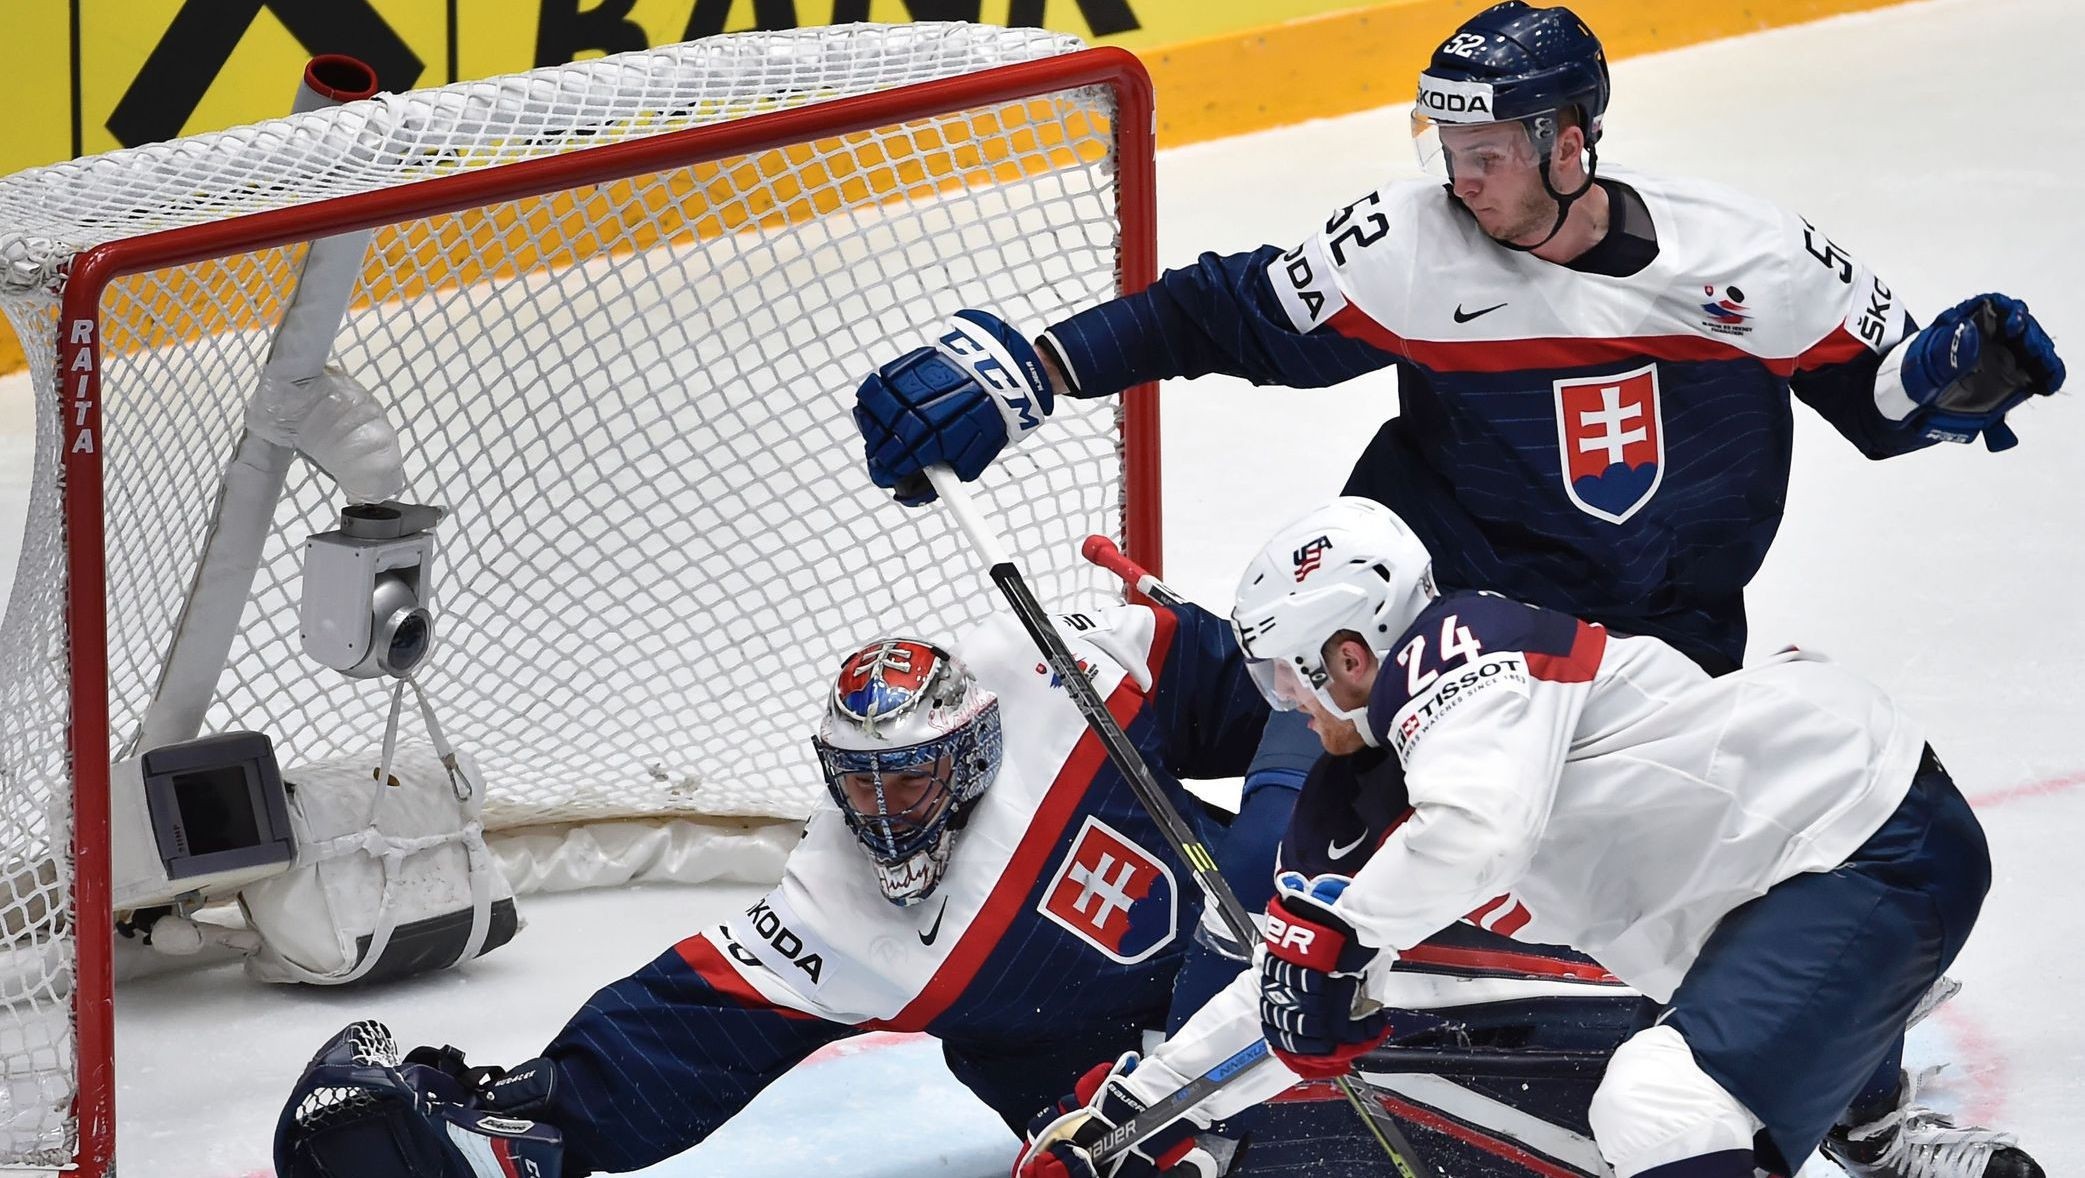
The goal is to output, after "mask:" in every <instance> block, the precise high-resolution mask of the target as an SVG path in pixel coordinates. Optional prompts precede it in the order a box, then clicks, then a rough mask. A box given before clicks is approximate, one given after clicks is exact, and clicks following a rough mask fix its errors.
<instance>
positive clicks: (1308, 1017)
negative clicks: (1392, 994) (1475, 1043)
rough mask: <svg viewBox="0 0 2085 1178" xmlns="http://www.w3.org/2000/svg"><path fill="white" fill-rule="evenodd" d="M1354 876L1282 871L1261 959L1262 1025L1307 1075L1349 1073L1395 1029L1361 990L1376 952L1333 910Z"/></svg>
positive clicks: (1284, 1057) (1287, 1060) (1283, 1055)
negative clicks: (1306, 875)
mask: <svg viewBox="0 0 2085 1178" xmlns="http://www.w3.org/2000/svg"><path fill="white" fill-rule="evenodd" d="M1352 882H1353V881H1352V880H1351V879H1348V878H1347V877H1346V876H1341V875H1320V876H1317V877H1315V878H1313V879H1307V880H1306V879H1304V878H1303V877H1302V876H1301V875H1299V874H1297V873H1296V872H1293V871H1284V872H1282V873H1281V874H1280V875H1279V876H1277V877H1275V881H1274V898H1273V899H1272V900H1270V901H1268V902H1267V954H1266V956H1265V957H1263V958H1262V959H1261V961H1260V1030H1261V1031H1262V1032H1263V1033H1264V1034H1265V1035H1266V1036H1267V1045H1268V1046H1269V1047H1271V1048H1273V1049H1274V1054H1275V1055H1276V1056H1279V1057H1280V1059H1281V1062H1283V1063H1284V1064H1287V1065H1288V1068H1289V1070H1290V1071H1292V1072H1294V1073H1296V1074H1297V1075H1299V1076H1301V1077H1303V1078H1304V1079H1306V1080H1329V1079H1332V1078H1334V1077H1336V1076H1342V1075H1345V1074H1346V1071H1347V1069H1348V1068H1350V1067H1352V1066H1353V1062H1354V1059H1355V1057H1356V1056H1359V1055H1363V1054H1365V1053H1366V1052H1368V1051H1369V1050H1370V1049H1371V1048H1373V1047H1375V1045H1376V1044H1378V1043H1381V1042H1382V1041H1383V1040H1384V1038H1386V1037H1387V1036H1388V1035H1389V1034H1390V1019H1389V1016H1388V1015H1387V1014H1386V1013H1385V1012H1384V1010H1383V1008H1382V1007H1381V1006H1379V1005H1377V1004H1376V1003H1375V1002H1373V1001H1372V1000H1370V999H1369V998H1368V997H1367V996H1366V995H1365V994H1363V993H1362V981H1363V975H1364V974H1365V973H1366V972H1367V970H1368V966H1369V964H1370V963H1371V962H1373V961H1374V960H1375V959H1376V957H1377V953H1376V951H1375V950H1374V949H1371V948H1369V947H1368V946H1366V945H1363V944H1361V943H1360V942H1358V941H1356V940H1355V939H1354V929H1353V926H1352V925H1349V924H1348V923H1347V922H1346V921H1345V920H1344V919H1343V918H1342V917H1340V915H1339V914H1338V913H1336V912H1334V911H1333V910H1332V904H1333V902H1334V901H1336V900H1338V899H1339V897H1340V894H1341V893H1343V892H1345V891H1346V889H1347V885H1348V884H1350V883H1352Z"/></svg>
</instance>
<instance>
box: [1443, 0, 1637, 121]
mask: <svg viewBox="0 0 2085 1178" xmlns="http://www.w3.org/2000/svg"><path fill="white" fill-rule="evenodd" d="M1607 95H1608V79H1607V53H1606V51H1605V50H1603V49H1602V48H1600V38H1598V37H1596V36H1594V35H1593V30H1592V29H1590V28H1588V27H1587V26H1586V23H1585V22H1584V21H1582V20H1580V19H1579V18H1578V15H1577V14H1576V13H1574V12H1572V11H1571V10H1570V9H1568V8H1531V7H1529V6H1528V4H1527V3H1526V0H1505V3H1503V4H1494V5H1493V6H1491V7H1490V8H1487V9H1485V10H1484V11H1482V12H1480V13H1478V14H1477V15H1475V16H1473V17H1471V18H1470V19H1468V20H1466V21H1464V22H1463V23H1462V26H1461V27H1460V28H1457V29H1456V30H1455V31H1454V32H1453V33H1451V34H1449V36H1448V39H1447V40H1445V41H1442V42H1441V44H1440V47H1439V48H1438V49H1435V50H1434V51H1433V60H1432V61H1430V62H1428V63H1427V66H1426V69H1425V70H1424V71H1423V72H1422V73H1421V74H1420V75H1419V99H1418V107H1419V111H1420V112H1421V113H1422V114H1424V115H1425V116H1426V117H1427V118H1430V119H1432V120H1434V121H1435V122H1440V123H1500V122H1508V121H1514V120H1522V119H1529V118H1533V117H1535V116H1537V115H1541V114H1545V113H1548V112H1550V111H1556V110H1563V109H1565V108H1567V107H1568V108H1573V109H1575V110H1576V112H1577V116H1578V121H1579V125H1580V126H1582V127H1584V128H1585V133H1586V141H1587V142H1588V143H1591V142H1595V141H1597V140H1598V139H1599V138H1600V121H1601V119H1602V118H1604V117H1605V116H1606V114H1607Z"/></svg>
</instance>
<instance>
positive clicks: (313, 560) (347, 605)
mask: <svg viewBox="0 0 2085 1178" xmlns="http://www.w3.org/2000/svg"><path fill="white" fill-rule="evenodd" d="M447 514H448V509H447V508H442V507H428V506H422V505H419V504H414V503H400V502H398V501H397V500H395V499H387V500H385V501H384V502H382V503H357V504H351V505H349V506H347V507H344V508H342V509H341V512H340V527H338V528H337V529H335V530H333V531H330V532H320V533H318V534H317V535H315V536H312V537H311V538H310V539H309V540H307V541H305V543H304V598H303V605H302V609H301V611H300V612H299V614H298V621H299V623H300V627H301V629H302V630H303V635H304V653H306V654H308V655H310V656H311V657H312V658H315V659H317V660H318V661H319V662H321V663H324V664H325V665H327V666H329V667H331V668H333V669H334V670H336V671H339V672H341V673H343V674H346V675H350V676H353V677H354V678H357V679H374V678H376V677H377V676H379V675H390V676H393V677H395V678H400V679H403V678H405V677H407V676H409V675H411V674H412V673H413V671H414V669H415V668H417V667H419V665H420V664H421V663H422V662H424V661H426V658H427V653H428V651H430V650H431V649H433V646H434V614H433V613H431V612H430V611H429V610H428V608H427V602H428V600H429V598H430V597H431V595H432V592H433V585H434V579H433V574H434V526H435V525H436V524H438V523H440V522H441V521H442V519H443V517H444V516H446V515H447Z"/></svg>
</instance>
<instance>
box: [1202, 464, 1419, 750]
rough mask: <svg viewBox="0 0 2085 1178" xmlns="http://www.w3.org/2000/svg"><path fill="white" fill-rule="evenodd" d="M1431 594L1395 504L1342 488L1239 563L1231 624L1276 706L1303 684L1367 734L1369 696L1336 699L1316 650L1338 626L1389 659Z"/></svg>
mask: <svg viewBox="0 0 2085 1178" xmlns="http://www.w3.org/2000/svg"><path fill="white" fill-rule="evenodd" d="M1433 597H1434V586H1433V558H1432V557H1431V556H1429V555H1428V554H1427V551H1426V545H1424V544H1422V543H1420V541H1419V537H1418V536H1417V535H1415V534H1413V532H1412V529H1411V528H1410V527H1409V526H1408V525H1406V523H1405V522H1404V521H1403V520H1401V519H1399V518H1398V517H1397V513H1396V512H1393V511H1391V510H1390V509H1389V508H1387V507H1385V506H1383V505H1382V504H1380V503H1377V502H1376V501H1375V500H1373V499H1362V498H1358V497H1355V496H1351V495H1349V496H1342V497H1340V498H1338V499H1334V500H1332V501H1331V502H1330V503H1327V504H1325V505H1323V506H1321V507H1317V508H1313V509H1312V510H1311V511H1310V512H1308V513H1307V514H1305V515H1304V516H1303V517H1302V518H1300V519H1297V520H1295V521H1294V522H1292V523H1289V524H1287V525H1286V526H1284V527H1282V528H1281V530H1279V531H1277V532H1275V533H1274V536H1273V538H1272V539H1270V540H1268V541H1267V543H1266V545H1265V546H1264V547H1262V548H1261V549H1260V552H1259V555H1257V556H1255V557H1253V558H1252V562H1251V563H1250V564H1248V565H1246V566H1245V575H1244V576H1243V577H1241V578H1240V579H1239V581H1238V597H1237V604H1236V605H1235V606H1234V607H1233V608H1232V610H1231V628H1232V630H1233V632H1234V633H1236V635H1237V637H1238V648H1239V649H1240V650H1242V651H1244V652H1245V659H1246V666H1247V667H1248V668H1249V669H1250V670H1251V671H1252V677H1253V681H1254V682H1255V683H1257V684H1258V685H1259V688H1260V694H1262V695H1264V696H1266V697H1267V702H1268V703H1270V704H1272V705H1273V706H1274V707H1275V708H1276V709H1277V710H1281V711H1289V710H1293V709H1294V708H1296V707H1297V706H1298V705H1299V703H1300V702H1301V700H1302V698H1303V693H1304V692H1309V693H1310V694H1311V695H1312V696H1314V697H1315V698H1316V699H1317V701H1318V703H1319V704H1321V705H1323V707H1324V708H1325V709H1326V710H1327V711H1329V712H1331V713H1332V714H1333V715H1336V716H1339V717H1341V718H1343V719H1347V720H1351V721H1353V723H1354V727H1355V730H1356V731H1358V732H1359V733H1360V734H1361V736H1362V739H1364V740H1369V741H1370V743H1373V740H1372V739H1371V734H1370V732H1369V729H1368V718H1367V711H1368V708H1367V705H1366V704H1363V705H1362V706H1361V707H1359V708H1354V709H1347V708H1342V707H1340V706H1339V705H1338V704H1337V703H1336V702H1334V701H1333V698H1332V695H1331V692H1330V690H1329V684H1330V679H1331V676H1330V674H1329V672H1327V670H1326V668H1325V659H1324V655H1323V649H1324V645H1325V642H1326V640H1327V639H1329V638H1331V637H1332V636H1333V635H1334V634H1337V633H1339V632H1341V631H1342V630H1348V631H1352V632H1353V633H1355V634H1358V635H1360V636H1361V639H1362V641H1363V642H1366V643H1367V644H1368V647H1369V649H1370V650H1373V651H1374V652H1375V653H1376V656H1377V657H1378V658H1387V657H1388V656H1389V653H1390V649H1391V647H1392V646H1393V645H1394V644H1395V643H1396V642H1397V640H1398V638H1399V637H1401V636H1402V635H1403V634H1404V630H1405V627H1407V626H1409V625H1411V624H1412V620H1413V619H1414V618H1416V617H1418V616H1419V613H1420V611H1421V610H1424V609H1425V608H1426V605H1427V603H1428V602H1429V601H1431V600H1432V599H1433Z"/></svg>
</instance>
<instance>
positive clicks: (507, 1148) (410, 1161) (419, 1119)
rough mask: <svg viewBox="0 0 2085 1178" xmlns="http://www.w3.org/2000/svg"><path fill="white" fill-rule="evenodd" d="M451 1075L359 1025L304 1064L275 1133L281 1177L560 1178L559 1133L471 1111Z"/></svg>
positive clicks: (372, 1027)
mask: <svg viewBox="0 0 2085 1178" xmlns="http://www.w3.org/2000/svg"><path fill="white" fill-rule="evenodd" d="M470 1101H471V1093H470V1090H469V1089H468V1088H467V1087H466V1086H465V1085H464V1084H463V1083H462V1082H461V1080H460V1078H459V1077H458V1076H457V1075H456V1074H454V1073H453V1072H452V1071H451V1070H449V1069H445V1068H441V1067H437V1066H430V1065H428V1064H426V1063H417V1062H416V1063H405V1062H403V1061H401V1059H400V1058H399V1054H398V1046H397V1042H396V1041H395V1040H394V1039H393V1038H392V1037H391V1032H390V1031H389V1030H388V1029H387V1028H386V1027H385V1026H384V1025H383V1024H382V1023H377V1022H359V1023H353V1024H350V1025H349V1026H348V1027H346V1028H345V1029H343V1030H342V1031H340V1032H339V1033H338V1034H336V1035H334V1036H333V1038H331V1039H329V1040H327V1042H326V1044H325V1046H323V1047H321V1048H320V1049H319V1052H318V1054H317V1055H315V1056H313V1057H312V1060H311V1063H310V1064H308V1065H306V1067H305V1069H304V1074H303V1075H302V1076H300V1077H299V1078H298V1080H297V1084H296V1087H295V1088H294V1089H293V1090H292V1091H291V1093H290V1099H289V1103H288V1104H287V1105H285V1106H284V1108H283V1110H282V1118H281V1119H280V1120H279V1121H278V1122H277V1123H276V1127H275V1172H276V1174H277V1175H279V1176H280V1178H517V1176H525V1178H559V1174H560V1171H561V1159H562V1155H563V1152H564V1146H563V1140H562V1138H561V1136H560V1135H559V1133H558V1131H557V1130H556V1129H554V1128H552V1127H550V1126H548V1125H542V1124H538V1123H536V1122H534V1121H528V1120H522V1119H520V1118H518V1117H507V1116H500V1115H497V1114H495V1113H488V1112H482V1111H480V1110H478V1109H474V1108H472V1107H470Z"/></svg>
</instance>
